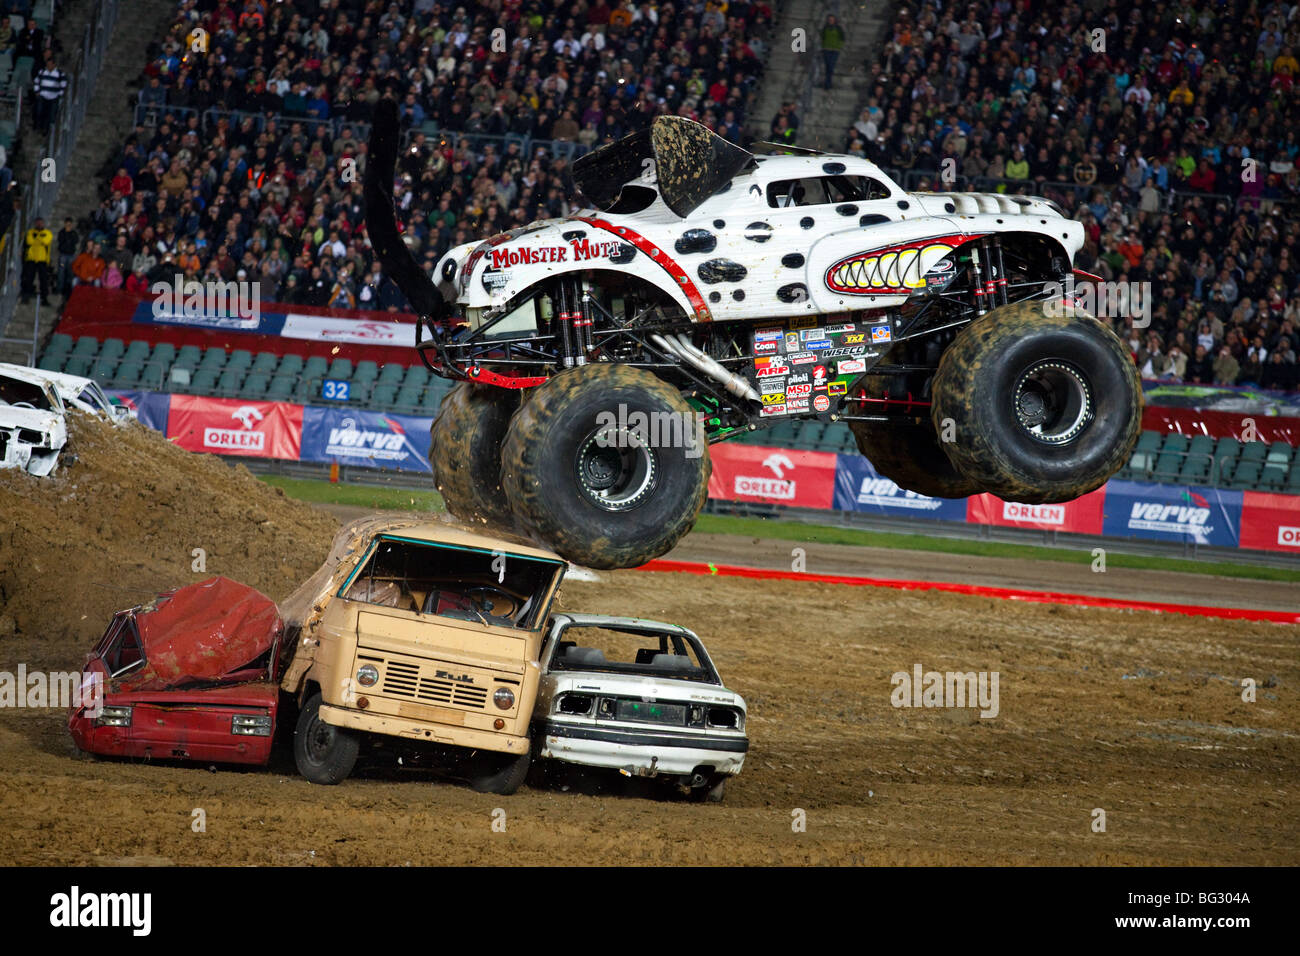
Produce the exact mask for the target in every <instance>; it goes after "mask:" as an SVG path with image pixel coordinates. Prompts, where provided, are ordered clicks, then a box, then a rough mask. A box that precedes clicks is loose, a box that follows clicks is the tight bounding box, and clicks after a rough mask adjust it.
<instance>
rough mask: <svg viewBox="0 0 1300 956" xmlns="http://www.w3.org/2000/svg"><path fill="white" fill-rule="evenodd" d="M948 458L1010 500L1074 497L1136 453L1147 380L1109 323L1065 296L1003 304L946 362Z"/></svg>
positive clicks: (969, 330) (942, 399) (968, 331)
mask: <svg viewBox="0 0 1300 956" xmlns="http://www.w3.org/2000/svg"><path fill="white" fill-rule="evenodd" d="M930 412H931V418H932V422H933V425H934V428H935V430H936V431H937V432H941V431H942V429H943V428H944V427H945V424H947V423H948V420H949V419H951V423H952V424H951V427H952V429H953V431H954V437H955V441H953V442H951V443H949V444H945V445H944V449H945V450H946V451H947V453H948V457H949V458H950V459H951V460H952V462H953V464H954V465H956V466H957V468H958V470H959V471H960V472H961V473H962V474H964V475H965V476H966V477H967V478H970V479H971V480H973V481H975V482H977V483H978V484H979V485H981V486H982V487H983V489H984V490H985V491H988V492H991V493H992V494H995V495H997V496H998V497H999V498H1002V499H1003V500H1006V501H1016V502H1023V503H1025V504H1050V503H1055V502H1062V501H1071V500H1073V499H1075V498H1078V497H1079V496H1080V495H1083V494H1086V493H1088V492H1089V491H1092V490H1093V489H1095V488H1099V487H1101V485H1103V484H1104V483H1105V482H1106V480H1107V479H1108V478H1109V477H1110V476H1111V475H1113V474H1114V473H1115V472H1116V471H1118V470H1119V469H1120V468H1121V467H1122V466H1123V464H1124V462H1125V461H1127V460H1128V457H1129V455H1130V454H1131V453H1132V451H1133V446H1134V445H1135V444H1136V442H1137V437H1138V432H1139V431H1140V430H1141V427H1142V383H1141V381H1140V380H1139V378H1138V373H1137V368H1136V366H1135V365H1134V364H1133V360H1132V358H1131V357H1130V356H1129V353H1128V349H1127V348H1126V347H1125V346H1124V344H1123V343H1122V342H1121V341H1120V340H1119V338H1118V336H1116V335H1115V333H1114V332H1112V331H1111V330H1110V329H1109V328H1107V327H1106V326H1105V325H1103V324H1102V323H1101V322H1098V321H1097V320H1096V319H1094V318H1092V317H1091V316H1089V315H1087V314H1086V313H1084V312H1082V311H1076V310H1075V309H1073V308H1072V307H1070V306H1067V305H1064V304H1063V303H1061V302H1059V301H1058V302H1052V301H1043V300H1032V301H1026V302H1015V303H1012V304H1011V305H1005V306H1002V307H1001V308H998V309H994V310H993V311H992V312H990V313H989V314H987V315H985V316H983V317H982V318H979V319H976V320H975V321H974V322H972V323H971V324H970V325H969V326H967V327H966V328H965V329H963V330H962V331H961V333H960V334H959V335H958V336H957V338H956V339H954V340H953V343H952V345H951V346H949V348H948V349H947V351H945V352H944V354H943V356H942V358H941V359H940V361H939V371H938V373H937V374H936V375H935V378H934V387H933V401H932V404H931V408H930Z"/></svg>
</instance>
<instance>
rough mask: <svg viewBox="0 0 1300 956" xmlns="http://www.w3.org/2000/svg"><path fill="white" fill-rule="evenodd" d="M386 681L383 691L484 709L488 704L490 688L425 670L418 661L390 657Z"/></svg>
mask: <svg viewBox="0 0 1300 956" xmlns="http://www.w3.org/2000/svg"><path fill="white" fill-rule="evenodd" d="M383 667H384V682H383V684H382V685H381V686H380V693H382V694H387V695H389V696H392V697H405V698H407V699H408V700H419V701H426V702H428V703H431V704H452V705H454V706H457V707H470V708H473V709H475V710H482V709H483V708H484V707H486V706H487V689H486V688H483V687H475V686H474V685H473V684H465V683H462V682H461V681H454V680H446V679H445V678H441V677H434V676H432V674H427V673H425V674H422V673H421V670H422V668H421V667H420V666H419V665H418V664H408V663H404V662H402V661H387V662H386V663H385V664H384V665H383Z"/></svg>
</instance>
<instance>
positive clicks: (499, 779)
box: [469, 750, 533, 797]
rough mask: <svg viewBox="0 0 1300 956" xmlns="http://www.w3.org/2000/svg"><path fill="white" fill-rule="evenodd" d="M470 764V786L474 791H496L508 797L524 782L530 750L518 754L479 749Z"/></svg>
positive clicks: (531, 760)
mask: <svg viewBox="0 0 1300 956" xmlns="http://www.w3.org/2000/svg"><path fill="white" fill-rule="evenodd" d="M471 759H472V764H471V768H472V769H471V771H470V773H471V776H470V783H469V785H470V788H471V789H472V790H473V791H474V792H475V793H496V794H500V795H501V796H503V797H508V796H510V794H512V793H514V792H515V791H516V790H518V789H519V788H520V787H522V786H523V784H524V779H525V778H526V777H527V776H528V768H529V767H530V766H531V765H532V762H533V755H532V751H531V750H530V751H525V752H524V753H522V754H520V755H519V756H517V757H515V756H511V755H510V754H503V753H497V752H495V751H490V750H480V751H478V752H477V753H475V754H474V756H473V758H471Z"/></svg>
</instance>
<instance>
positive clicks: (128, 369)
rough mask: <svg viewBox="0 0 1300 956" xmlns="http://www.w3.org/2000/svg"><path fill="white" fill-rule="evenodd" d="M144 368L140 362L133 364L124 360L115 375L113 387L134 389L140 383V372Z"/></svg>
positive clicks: (128, 360)
mask: <svg viewBox="0 0 1300 956" xmlns="http://www.w3.org/2000/svg"><path fill="white" fill-rule="evenodd" d="M143 367H144V366H143V364H142V363H140V362H133V361H131V360H130V359H125V360H123V362H122V364H121V365H119V366H118V367H117V372H116V374H114V375H113V386H114V387H115V388H134V387H135V386H136V385H137V384H139V382H140V371H141V369H142V368H143Z"/></svg>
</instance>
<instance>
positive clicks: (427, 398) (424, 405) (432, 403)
mask: <svg viewBox="0 0 1300 956" xmlns="http://www.w3.org/2000/svg"><path fill="white" fill-rule="evenodd" d="M441 406H442V394H440V393H439V392H435V391H434V390H433V389H432V388H426V389H425V390H424V395H423V396H422V397H421V398H420V409H421V410H422V411H425V412H437V411H438V409H439V408H440V407H441Z"/></svg>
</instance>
